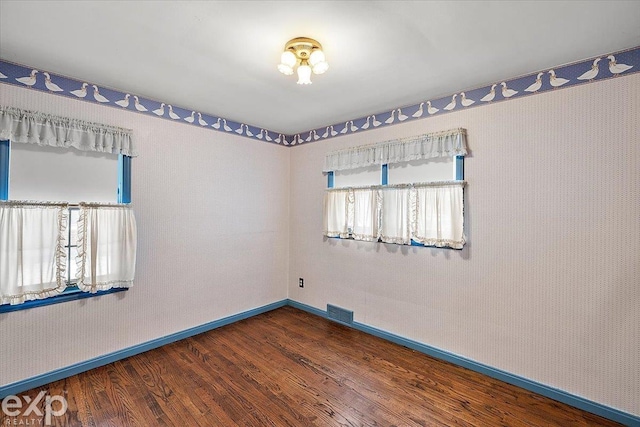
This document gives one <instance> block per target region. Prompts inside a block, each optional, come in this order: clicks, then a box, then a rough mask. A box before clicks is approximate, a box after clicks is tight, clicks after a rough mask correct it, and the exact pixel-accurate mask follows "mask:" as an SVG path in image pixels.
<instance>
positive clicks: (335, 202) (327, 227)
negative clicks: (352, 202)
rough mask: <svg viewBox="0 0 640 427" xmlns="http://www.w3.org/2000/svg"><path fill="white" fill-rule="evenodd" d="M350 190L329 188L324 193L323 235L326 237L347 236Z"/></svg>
mask: <svg viewBox="0 0 640 427" xmlns="http://www.w3.org/2000/svg"><path fill="white" fill-rule="evenodd" d="M349 196H350V190H348V189H346V188H345V189H341V190H330V191H326V192H325V194H324V216H323V220H324V221H323V222H324V226H323V228H324V230H323V232H324V235H325V236H327V237H342V238H346V237H349V230H348V229H347V221H348V220H347V218H348V217H349V214H348V212H347V204H348V199H349Z"/></svg>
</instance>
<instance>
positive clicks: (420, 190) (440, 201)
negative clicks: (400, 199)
mask: <svg viewBox="0 0 640 427" xmlns="http://www.w3.org/2000/svg"><path fill="white" fill-rule="evenodd" d="M463 186H464V182H454V181H452V182H450V183H442V184H440V185H438V184H429V185H425V186H417V185H416V187H415V189H414V191H415V193H414V197H413V200H412V224H411V226H412V238H413V240H415V241H416V242H418V243H422V244H424V245H427V246H437V247H451V248H454V249H462V247H463V246H464V244H465V237H464V233H463V226H464V213H463V207H464V205H463Z"/></svg>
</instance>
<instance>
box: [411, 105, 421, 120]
mask: <svg viewBox="0 0 640 427" xmlns="http://www.w3.org/2000/svg"><path fill="white" fill-rule="evenodd" d="M423 107H424V102H421V103H420V107H419V108H418V111H416V112H415V113H413V114H412V115H411V117H415V118H418V117H422V113H424V111H423V109H422V108H423Z"/></svg>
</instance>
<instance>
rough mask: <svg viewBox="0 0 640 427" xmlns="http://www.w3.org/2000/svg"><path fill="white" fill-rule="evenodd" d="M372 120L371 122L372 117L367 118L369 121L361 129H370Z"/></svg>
mask: <svg viewBox="0 0 640 427" xmlns="http://www.w3.org/2000/svg"><path fill="white" fill-rule="evenodd" d="M370 120H371V116H369V117H367V121H366V122H365V123H364V124H363V125H362V126H361V127H360V129H369V121H370Z"/></svg>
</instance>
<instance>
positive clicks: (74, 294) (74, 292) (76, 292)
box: [0, 286, 128, 313]
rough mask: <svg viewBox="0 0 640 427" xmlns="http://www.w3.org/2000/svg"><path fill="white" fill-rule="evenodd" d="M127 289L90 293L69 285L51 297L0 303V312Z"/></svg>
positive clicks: (26, 308)
mask: <svg viewBox="0 0 640 427" xmlns="http://www.w3.org/2000/svg"><path fill="white" fill-rule="evenodd" d="M127 289H128V288H113V289H109V290H107V291H98V292H96V293H93V294H92V293H89V292H82V291H81V290H80V289H78V288H77V287H76V286H69V287H68V288H67V289H65V290H64V292H62V293H60V294H59V295H56V296H53V297H49V298H45V299H37V300H32V301H26V302H23V303H22V304H16V305H9V304H3V305H0V313H9V312H12V311H18V310H28V309H30V308H35V307H44V306H45V305H52V304H60V303H63V302H68V301H75V300H79V299H84V298H92V297H98V296H100V295H107V294H113V293H116V292H124V291H126V290H127Z"/></svg>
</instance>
